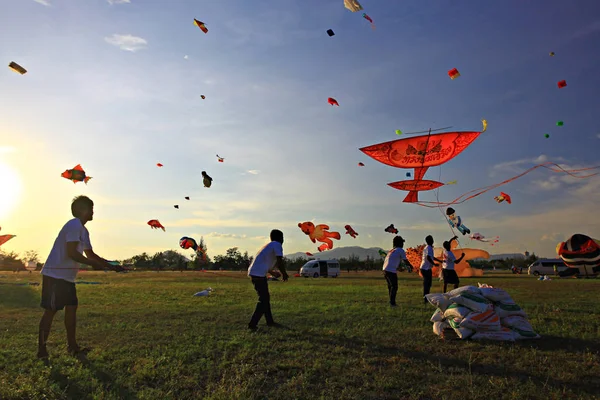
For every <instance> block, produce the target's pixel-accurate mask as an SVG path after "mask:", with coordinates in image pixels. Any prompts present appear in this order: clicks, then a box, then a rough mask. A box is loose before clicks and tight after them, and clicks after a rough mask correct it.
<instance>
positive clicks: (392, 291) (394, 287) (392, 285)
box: [383, 271, 398, 306]
mask: <svg viewBox="0 0 600 400" xmlns="http://www.w3.org/2000/svg"><path fill="white" fill-rule="evenodd" d="M383 275H385V280H386V281H387V285H388V293H389V295H390V304H391V305H393V306H395V305H396V293H398V275H397V274H396V273H394V272H388V271H383Z"/></svg>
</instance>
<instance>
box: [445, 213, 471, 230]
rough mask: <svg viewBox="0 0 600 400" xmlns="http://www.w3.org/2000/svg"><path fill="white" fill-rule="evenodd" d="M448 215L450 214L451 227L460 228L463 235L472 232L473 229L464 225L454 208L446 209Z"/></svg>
mask: <svg viewBox="0 0 600 400" xmlns="http://www.w3.org/2000/svg"><path fill="white" fill-rule="evenodd" d="M446 215H447V216H448V223H449V224H450V226H451V227H453V228H456V229H458V231H459V232H460V233H462V234H463V235H466V234H467V233H471V230H470V229H469V228H467V227H466V226H464V225H463V223H462V219H461V218H460V216H458V215H456V211H454V208H452V207H448V208H447V209H446Z"/></svg>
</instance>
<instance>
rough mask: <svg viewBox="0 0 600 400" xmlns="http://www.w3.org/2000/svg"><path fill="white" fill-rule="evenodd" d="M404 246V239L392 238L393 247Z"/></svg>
mask: <svg viewBox="0 0 600 400" xmlns="http://www.w3.org/2000/svg"><path fill="white" fill-rule="evenodd" d="M403 245H404V239H403V238H402V236H396V237H394V241H393V246H394V247H402V246H403Z"/></svg>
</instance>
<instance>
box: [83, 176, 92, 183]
mask: <svg viewBox="0 0 600 400" xmlns="http://www.w3.org/2000/svg"><path fill="white" fill-rule="evenodd" d="M90 179H92V177H91V176H86V177H85V179H84V180H83V182H84V183H85V184H86V185H87V183H88V182H89V180H90Z"/></svg>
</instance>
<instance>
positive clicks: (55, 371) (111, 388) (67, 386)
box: [50, 353, 137, 399]
mask: <svg viewBox="0 0 600 400" xmlns="http://www.w3.org/2000/svg"><path fill="white" fill-rule="evenodd" d="M73 357H75V358H76V359H77V360H78V361H79V362H80V363H81V365H83V366H84V367H85V368H87V369H88V370H89V371H90V372H91V373H92V374H93V375H95V376H96V378H97V379H98V380H99V381H100V382H101V383H102V386H103V387H104V389H105V391H107V392H112V394H113V395H114V394H115V393H114V392H115V389H116V391H117V392H118V398H120V399H135V398H137V396H136V395H135V394H134V393H132V392H130V391H129V389H128V388H127V387H125V386H123V385H119V384H118V383H116V382H115V378H114V376H112V375H111V374H109V373H108V372H106V371H104V370H102V369H101V368H98V367H97V366H96V365H95V364H94V363H93V362H92V361H90V360H89V359H88V357H87V355H86V354H85V353H80V354H78V355H75V356H73ZM50 368H51V372H50V379H52V380H53V381H54V382H56V383H57V384H58V385H59V386H60V388H61V389H63V390H65V391H66V394H67V397H68V398H72V399H88V398H89V399H92V398H94V397H93V396H92V394H91V393H88V391H87V389H86V388H84V387H82V386H80V385H78V383H77V380H73V379H70V378H69V377H68V376H67V375H65V374H63V373H62V371H61V368H60V367H59V366H57V365H54V364H50Z"/></svg>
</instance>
